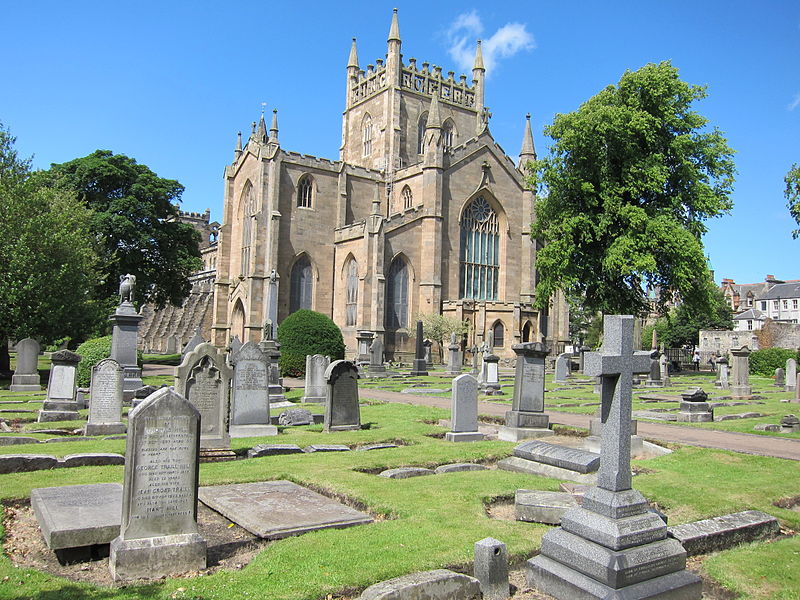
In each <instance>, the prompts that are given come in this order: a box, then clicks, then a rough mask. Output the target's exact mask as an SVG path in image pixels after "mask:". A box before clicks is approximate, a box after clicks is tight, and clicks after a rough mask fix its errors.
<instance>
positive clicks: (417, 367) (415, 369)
mask: <svg viewBox="0 0 800 600" xmlns="http://www.w3.org/2000/svg"><path fill="white" fill-rule="evenodd" d="M423 342H424V340H423V337H422V321H417V345H416V352H414V365H413V366H412V367H411V375H412V376H419V375H427V374H428V363H427V362H426V360H425V345H424V343H423Z"/></svg>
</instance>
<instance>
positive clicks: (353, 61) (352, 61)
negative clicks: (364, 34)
mask: <svg viewBox="0 0 800 600" xmlns="http://www.w3.org/2000/svg"><path fill="white" fill-rule="evenodd" d="M351 67H355V68H356V69H358V51H357V50H356V38H353V43H352V45H351V46H350V58H349V59H348V60H347V68H348V69H350V68H351Z"/></svg>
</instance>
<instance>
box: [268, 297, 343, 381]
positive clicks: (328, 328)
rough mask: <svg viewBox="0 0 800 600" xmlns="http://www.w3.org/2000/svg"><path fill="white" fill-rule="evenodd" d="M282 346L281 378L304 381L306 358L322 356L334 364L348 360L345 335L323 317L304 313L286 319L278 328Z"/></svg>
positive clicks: (298, 312) (301, 311)
mask: <svg viewBox="0 0 800 600" xmlns="http://www.w3.org/2000/svg"><path fill="white" fill-rule="evenodd" d="M278 343H280V345H281V358H280V361H279V363H278V364H279V365H280V368H281V375H283V376H286V377H303V376H304V375H305V373H306V356H307V355H309V354H322V355H325V356H330V357H331V360H339V359H342V358H344V339H343V338H342V331H341V330H340V329H339V328H338V327H337V326H336V323H334V322H333V321H331V320H330V319H329V318H328V317H326V316H325V315H323V314H322V313H318V312H314V311H313V310H305V309H300V310H298V311H296V312H293V313H292V314H291V315H289V316H288V317H286V319H284V320H283V322H282V323H281V324H280V325H279V326H278Z"/></svg>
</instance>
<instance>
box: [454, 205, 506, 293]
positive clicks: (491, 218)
mask: <svg viewBox="0 0 800 600" xmlns="http://www.w3.org/2000/svg"><path fill="white" fill-rule="evenodd" d="M460 262H461V284H460V296H461V298H466V299H470V300H497V285H498V279H499V275H500V226H499V222H498V219H497V213H496V212H495V211H494V209H493V208H492V207H491V206H490V205H489V203H488V202H487V201H486V199H485V198H484V197H483V196H478V197H477V198H475V199H474V200H473V201H472V202H471V203H470V204H469V206H467V207H466V209H465V210H464V215H463V216H462V217H461V256H460Z"/></svg>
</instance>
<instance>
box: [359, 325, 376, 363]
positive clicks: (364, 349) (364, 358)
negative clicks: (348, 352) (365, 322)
mask: <svg viewBox="0 0 800 600" xmlns="http://www.w3.org/2000/svg"><path fill="white" fill-rule="evenodd" d="M374 338H375V333H374V332H372V331H369V330H367V329H359V330H358V331H356V345H357V347H358V353H357V355H356V360H355V363H356V365H368V364H369V346H370V344H371V343H372V340H373V339H374Z"/></svg>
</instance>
